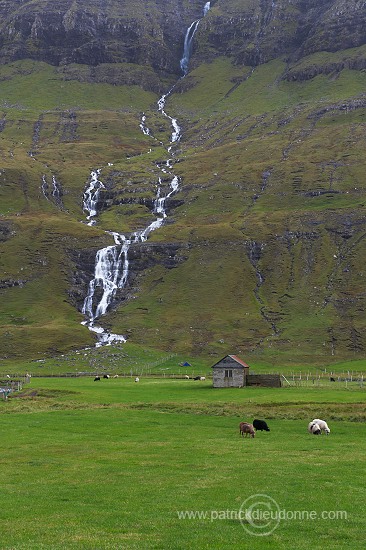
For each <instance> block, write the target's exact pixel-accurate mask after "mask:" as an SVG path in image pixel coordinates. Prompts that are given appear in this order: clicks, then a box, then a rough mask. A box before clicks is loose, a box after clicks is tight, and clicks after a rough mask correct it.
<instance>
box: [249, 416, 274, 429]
mask: <svg viewBox="0 0 366 550" xmlns="http://www.w3.org/2000/svg"><path fill="white" fill-rule="evenodd" d="M253 426H254V428H255V429H256V430H259V431H264V432H270V431H271V430H270V429H269V428H268V425H267V422H265V421H264V420H258V419H257V418H256V419H255V420H253Z"/></svg>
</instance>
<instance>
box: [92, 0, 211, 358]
mask: <svg viewBox="0 0 366 550" xmlns="http://www.w3.org/2000/svg"><path fill="white" fill-rule="evenodd" d="M209 9H210V2H206V4H205V6H204V9H203V16H205V15H206V14H207V12H208V10H209ZM199 22H200V19H198V20H196V21H194V22H193V23H192V24H191V25H190V27H189V28H188V30H187V32H186V36H185V40H184V51H183V57H182V59H181V61H180V64H181V68H182V72H183V77H184V76H185V75H186V74H187V72H188V65H189V59H190V55H191V51H192V40H193V37H194V34H195V32H196V30H197V27H198V25H199ZM174 87H175V85H174V86H173V87H172V88H171V89H170V90H169V91H168V92H167V93H166V94H164V95H162V97H161V98H160V99H159V101H158V103H157V106H158V111H159V112H160V113H161V114H162V115H163V116H164V117H166V118H167V119H168V120H170V123H171V126H172V129H173V130H172V134H171V139H170V145H169V147H167V152H168V153H171V149H172V145H173V144H174V143H177V142H179V141H180V139H181V137H182V133H181V128H180V126H179V124H178V122H177V120H176V119H175V118H173V117H171V116H170V115H169V114H167V113H166V112H165V104H166V100H167V98H168V97H169V95H170V94H171V93H172V91H173V90H174ZM140 129H141V131H142V133H143V134H144V135H145V136H149V137H150V138H152V139H156V138H155V137H154V136H153V134H152V132H151V131H150V128H149V127H148V126H147V124H146V115H145V113H143V114H142V118H141V123H140ZM161 144H162V145H163V146H164V144H163V143H161ZM150 151H151V150H150ZM150 151H149V152H150ZM171 156H172V157H174V153H171ZM172 162H173V159H172V158H169V159H168V160H167V161H166V162H165V165H164V166H160V165H159V164H157V165H156V166H157V167H158V168H159V170H160V171H161V172H162V173H163V174H164V175H165V176H166V175H170V176H171V178H172V179H171V181H170V184H169V186H170V190H169V191H168V192H167V193H166V194H165V195H164V194H163V191H162V188H163V185H162V179H161V178H159V179H158V184H157V193H156V198H155V200H154V206H153V213H154V214H155V215H156V219H155V220H154V221H153V222H151V223H150V224H149V225H148V226H147V227H146V228H145V229H143V230H141V231H136V232H135V233H133V234H132V235H131V236H130V238H127V237H126V236H125V235H122V234H120V233H117V232H107V233H109V234H110V235H112V237H113V239H114V245H110V246H107V247H105V248H102V249H100V250H98V252H97V254H96V257H95V266H94V276H93V278H92V279H91V280H90V282H89V286H88V293H87V296H86V297H85V299H84V303H83V307H82V313H83V314H84V315H85V320H84V321H83V324H84V325H86V326H87V327H88V328H89V330H91V331H92V332H94V333H95V334H96V335H97V337H98V343H97V344H96V346H97V347H99V346H102V345H109V344H111V343H113V342H125V341H126V339H125V337H124V336H122V335H118V334H112V333H109V332H106V331H105V329H103V328H102V327H100V326H97V325H95V321H96V319H98V318H100V317H101V316H102V315H105V314H106V313H107V312H108V310H109V307H110V306H111V305H112V303H113V300H114V298H115V296H116V293H117V291H118V290H121V289H123V288H124V287H125V286H126V284H127V280H128V275H129V260H128V252H129V249H130V247H131V246H133V245H134V244H136V243H142V242H145V241H146V240H147V239H148V237H149V235H150V233H152V232H153V231H155V230H156V229H158V228H159V227H161V226H162V225H163V223H164V221H165V219H166V217H167V213H166V203H167V200H168V199H169V198H170V197H171V196H172V195H173V194H174V193H176V192H177V191H178V189H179V178H178V176H176V175H174V174H173V173H172V171H171V170H172ZM109 165H110V164H109ZM100 176H101V169H97V170H93V171H92V172H91V174H90V180H89V183H88V184H87V188H86V190H85V192H84V196H83V210H84V211H85V212H86V213H87V218H86V219H87V221H88V225H90V226H92V225H95V223H96V220H95V218H96V216H97V215H98V210H97V209H98V202H99V198H100V191H101V189H105V185H104V184H103V182H102V181H101V179H100Z"/></svg>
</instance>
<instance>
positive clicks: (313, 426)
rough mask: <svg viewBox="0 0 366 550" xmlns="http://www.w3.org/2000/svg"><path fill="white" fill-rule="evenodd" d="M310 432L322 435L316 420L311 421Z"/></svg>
mask: <svg viewBox="0 0 366 550" xmlns="http://www.w3.org/2000/svg"><path fill="white" fill-rule="evenodd" d="M308 432H309V433H310V434H313V435H320V434H321V433H322V431H321V429H320V426H319V424H317V423H316V422H314V420H313V421H312V422H309V425H308Z"/></svg>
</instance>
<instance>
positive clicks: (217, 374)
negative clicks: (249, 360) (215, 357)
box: [211, 355, 249, 388]
mask: <svg viewBox="0 0 366 550" xmlns="http://www.w3.org/2000/svg"><path fill="white" fill-rule="evenodd" d="M211 368H212V369H213V370H212V381H213V387H214V388H242V387H243V386H246V385H247V379H248V375H249V365H247V364H246V363H244V361H242V360H241V359H239V357H237V356H236V355H226V356H225V357H223V358H222V359H220V361H218V362H217V363H215V365H213V366H212V367H211Z"/></svg>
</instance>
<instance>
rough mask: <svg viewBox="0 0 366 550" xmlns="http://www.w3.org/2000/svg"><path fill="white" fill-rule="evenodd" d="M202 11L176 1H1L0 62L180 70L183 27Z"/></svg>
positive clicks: (197, 5)
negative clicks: (26, 60)
mask: <svg viewBox="0 0 366 550" xmlns="http://www.w3.org/2000/svg"><path fill="white" fill-rule="evenodd" d="M201 11H202V10H201V5H200V3H199V2H195V3H194V5H193V6H189V7H188V8H185V7H184V6H182V5H181V3H180V2H178V0H173V1H169V2H162V1H161V0H160V1H159V0H156V2H154V3H150V2H149V3H147V2H141V3H135V2H128V1H127V0H124V1H116V0H109V1H108V2H100V1H99V0H91V1H88V2H86V1H85V0H77V1H75V0H57V1H56V2H55V1H53V0H43V1H42V0H37V1H36V2H33V1H32V2H21V1H19V0H18V1H16V2H6V1H2V2H0V17H1V25H0V46H1V57H0V59H1V62H2V63H6V62H9V61H13V60H17V59H22V58H32V59H37V60H41V61H46V62H48V63H51V64H54V65H64V64H68V63H81V64H87V65H98V64H100V63H113V62H129V63H136V64H142V65H149V66H152V67H153V68H155V69H158V70H164V71H165V70H166V71H170V72H176V71H178V70H179V62H178V60H179V53H180V52H181V49H182V43H183V40H184V31H185V28H186V26H187V25H188V22H190V21H191V20H192V18H194V17H199V15H200V14H201Z"/></svg>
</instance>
